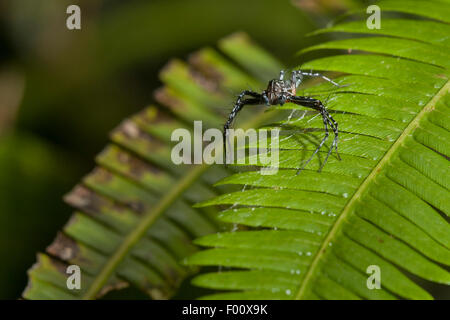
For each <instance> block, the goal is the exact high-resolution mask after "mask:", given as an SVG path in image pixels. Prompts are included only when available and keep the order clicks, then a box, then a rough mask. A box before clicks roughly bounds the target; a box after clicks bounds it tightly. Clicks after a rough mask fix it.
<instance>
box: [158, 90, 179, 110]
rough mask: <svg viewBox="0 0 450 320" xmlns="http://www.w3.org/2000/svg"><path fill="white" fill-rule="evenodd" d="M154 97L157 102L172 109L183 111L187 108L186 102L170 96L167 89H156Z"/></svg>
mask: <svg viewBox="0 0 450 320" xmlns="http://www.w3.org/2000/svg"><path fill="white" fill-rule="evenodd" d="M154 96H155V99H156V101H158V102H159V103H161V104H163V105H165V106H167V107H169V108H170V109H175V110H176V109H178V110H183V109H184V108H185V106H184V102H183V101H182V100H180V99H177V98H176V97H174V96H173V94H170V93H169V91H168V90H167V88H166V87H161V88H158V89H156V90H155V93H154Z"/></svg>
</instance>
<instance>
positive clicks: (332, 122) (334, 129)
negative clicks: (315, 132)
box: [325, 110, 342, 161]
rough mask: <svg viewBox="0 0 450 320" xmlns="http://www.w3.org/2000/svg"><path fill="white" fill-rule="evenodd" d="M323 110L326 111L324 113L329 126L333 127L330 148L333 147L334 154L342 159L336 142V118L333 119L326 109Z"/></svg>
mask: <svg viewBox="0 0 450 320" xmlns="http://www.w3.org/2000/svg"><path fill="white" fill-rule="evenodd" d="M325 112H326V113H325V115H326V116H327V118H328V123H329V124H330V126H331V128H332V129H333V133H334V139H333V143H332V144H331V150H332V149H333V147H334V149H335V150H336V156H337V158H338V159H339V161H340V160H342V159H341V156H340V155H339V152H338V142H339V130H338V123H337V122H336V120H334V119H333V117H332V116H331V115H330V114H329V113H328V111H327V110H325Z"/></svg>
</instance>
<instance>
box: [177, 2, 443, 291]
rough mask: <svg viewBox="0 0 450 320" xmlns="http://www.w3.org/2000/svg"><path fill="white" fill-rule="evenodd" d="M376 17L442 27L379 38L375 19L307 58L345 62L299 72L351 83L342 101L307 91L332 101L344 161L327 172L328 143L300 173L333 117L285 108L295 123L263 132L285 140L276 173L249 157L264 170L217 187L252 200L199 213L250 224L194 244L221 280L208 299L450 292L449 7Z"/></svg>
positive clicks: (400, 8)
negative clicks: (376, 283) (429, 286)
mask: <svg viewBox="0 0 450 320" xmlns="http://www.w3.org/2000/svg"><path fill="white" fill-rule="evenodd" d="M379 5H380V7H381V8H382V10H386V11H397V12H403V13H413V14H416V15H419V16H423V17H425V18H432V19H435V20H438V21H430V20H427V19H415V18H408V19H406V18H402V19H389V18H388V17H383V19H382V21H381V23H382V29H380V30H368V29H367V28H366V26H365V20H364V21H356V22H344V23H341V24H339V25H336V26H333V27H330V28H328V29H325V30H324V31H319V32H317V33H321V32H336V31H338V32H351V33H366V34H371V35H372V34H373V36H371V37H360V38H358V37H353V38H350V39H346V40H337V41H331V42H326V43H323V44H319V45H315V46H313V47H310V48H307V49H305V50H303V51H302V52H310V51H315V50H319V49H343V50H346V52H347V54H342V55H337V56H332V57H327V58H321V59H317V60H313V61H309V62H306V63H304V64H303V65H302V66H300V68H302V69H306V70H309V69H312V70H318V71H322V72H326V71H334V72H340V73H344V75H343V76H340V77H338V78H337V79H334V80H335V81H336V82H338V83H339V84H345V85H347V86H345V87H342V88H339V89H337V90H335V91H333V92H332V94H330V93H329V91H328V93H323V92H324V90H330V89H333V86H332V85H331V84H329V83H323V84H320V85H318V86H315V87H312V88H308V89H305V90H303V91H301V94H303V95H314V96H318V97H319V99H322V101H326V106H327V108H328V109H329V112H330V113H331V114H332V115H333V118H335V119H336V121H337V122H338V124H339V137H340V140H339V152H340V155H341V157H342V161H339V160H338V159H337V158H336V156H335V155H334V154H333V155H332V156H331V157H330V159H329V161H328V163H327V164H326V165H325V166H324V168H323V171H322V172H320V173H319V172H317V169H318V168H319V166H320V164H321V161H323V159H324V156H326V153H327V152H328V148H330V147H331V140H332V139H330V138H329V139H328V141H327V143H326V145H327V147H325V148H323V149H322V150H321V151H320V152H319V155H318V157H317V158H314V160H313V161H311V163H310V164H308V165H307V166H306V168H305V170H303V171H302V172H301V173H300V174H299V175H297V174H296V173H297V169H298V168H300V167H301V165H302V162H303V161H304V160H305V159H308V157H309V155H310V154H311V153H312V152H313V151H314V150H315V148H316V147H317V143H315V142H314V141H320V139H321V137H322V136H323V130H322V126H323V123H322V119H321V118H320V117H317V114H316V113H314V112H312V111H310V110H309V111H308V109H306V108H304V107H299V106H296V105H293V104H286V105H284V106H283V107H274V108H275V109H278V110H291V111H292V112H293V113H291V116H290V117H289V119H287V120H286V119H284V120H282V121H275V122H274V123H272V124H270V125H266V126H265V128H266V129H267V128H280V129H281V132H282V133H283V130H285V131H287V134H288V135H287V136H286V137H283V138H282V139H280V146H279V148H280V150H279V157H280V160H279V171H278V172H277V173H276V174H274V175H262V174H261V173H260V172H259V171H257V169H259V167H264V166H267V165H265V164H263V163H262V162H261V161H260V160H259V159H258V157H255V156H253V157H251V156H249V157H247V158H246V161H247V162H246V163H249V161H250V160H256V161H257V162H256V163H257V165H256V169H255V167H254V166H253V167H249V166H248V164H241V165H240V166H241V167H243V168H245V169H246V171H245V172H241V173H236V174H234V175H231V176H228V177H226V178H224V179H222V180H221V181H220V182H218V183H217V185H220V186H223V185H227V184H232V185H241V186H244V189H243V190H242V191H238V192H232V193H228V194H223V195H219V196H216V197H213V198H211V199H209V200H205V201H202V202H200V203H199V204H197V205H196V206H195V207H197V208H199V207H207V206H213V205H220V206H231V207H230V208H228V209H226V210H224V211H222V212H221V213H220V214H219V215H218V218H219V219H220V220H221V221H224V222H228V223H235V224H239V225H242V226H241V227H239V226H237V228H235V229H236V230H237V231H234V232H221V233H218V234H214V235H208V236H204V237H201V238H199V239H197V240H196V241H195V243H196V244H198V245H201V246H204V247H207V249H205V250H203V251H199V252H197V253H195V254H193V255H192V256H190V257H189V258H187V259H186V261H185V263H186V264H187V265H195V266H219V267H220V268H221V269H220V270H219V271H218V272H212V273H209V274H204V275H200V276H197V277H196V278H194V280H193V283H194V284H196V285H198V286H202V287H206V288H210V289H215V290H219V291H220V292H218V293H217V294H212V295H208V296H206V297H204V298H207V299H398V298H407V299H432V298H433V297H432V296H431V294H430V293H428V292H427V291H426V290H425V289H424V288H423V287H422V286H421V285H420V284H419V283H418V282H417V279H421V280H428V281H431V282H436V283H440V284H445V285H450V273H449V271H448V266H449V265H450V224H449V222H448V221H449V220H448V216H449V215H450V191H449V182H448V181H449V178H450V166H449V156H450V145H449V142H448V141H450V125H449V123H450V122H449V120H450V119H449V116H448V114H449V111H450V81H449V75H450V73H449V67H450V64H449V61H450V53H449V50H448V46H449V43H448V28H449V27H448V25H447V24H445V23H444V22H449V20H448V17H449V14H448V13H449V12H450V4H449V3H448V1H446V2H441V1H419V0H416V1H414V5H411V1H382V2H380V4H379ZM383 12H384V11H383ZM412 26H414V27H412ZM352 50H357V51H363V52H364V54H358V53H356V52H353V51H352ZM295 113H297V114H301V116H300V117H299V118H298V119H296V117H295V116H293V115H295ZM264 145H265V144H264ZM257 146H258V145H257V144H256V145H248V146H247V147H248V148H252V147H257ZM272 152H274V150H272ZM370 266H378V267H379V270H380V271H381V274H380V276H381V278H380V280H381V288H380V289H369V287H368V285H367V281H368V278H369V276H370V273H368V267H370ZM422 283H423V282H422Z"/></svg>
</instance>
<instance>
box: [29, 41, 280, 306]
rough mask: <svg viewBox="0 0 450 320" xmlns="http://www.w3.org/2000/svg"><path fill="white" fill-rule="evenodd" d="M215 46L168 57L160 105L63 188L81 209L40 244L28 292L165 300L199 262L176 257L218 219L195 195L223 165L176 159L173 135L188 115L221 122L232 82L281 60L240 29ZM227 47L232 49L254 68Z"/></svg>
mask: <svg viewBox="0 0 450 320" xmlns="http://www.w3.org/2000/svg"><path fill="white" fill-rule="evenodd" d="M219 47H220V48H221V49H222V53H219V52H217V51H215V50H213V49H211V48H205V49H202V50H200V51H199V52H196V53H195V54H193V55H192V56H191V58H190V62H189V63H185V62H182V61H178V60H174V61H172V62H170V63H169V64H168V65H167V66H166V67H165V68H164V69H163V70H162V71H161V74H160V77H161V80H162V81H163V82H164V87H162V88H161V89H160V90H158V91H157V93H156V99H157V100H158V102H160V104H161V105H160V106H156V105H155V106H150V107H148V108H147V109H145V110H144V111H142V112H141V113H139V114H137V115H135V116H132V117H131V118H129V119H126V120H124V121H123V123H122V124H120V125H119V127H118V128H117V129H115V130H114V131H113V132H112V133H111V143H110V144H109V145H108V146H107V147H106V148H105V149H104V150H103V151H102V152H101V153H100V154H99V155H98V156H97V158H96V162H97V167H96V168H95V169H94V170H93V171H92V172H91V173H90V174H88V175H87V176H86V177H84V179H83V180H82V182H81V183H80V184H79V185H77V186H76V187H75V188H74V189H73V190H72V192H70V193H69V194H68V195H67V196H66V197H65V200H66V202H67V203H68V204H70V205H71V206H73V207H74V208H76V210H77V211H76V212H75V213H74V214H73V216H72V217H71V219H70V221H69V222H68V223H67V224H66V226H64V228H63V229H62V231H61V232H59V233H58V236H57V237H56V239H55V240H54V242H53V243H52V244H51V245H50V246H49V247H48V248H47V250H46V253H40V254H38V261H37V262H36V264H35V265H34V266H33V267H32V268H31V269H30V270H29V272H28V274H29V284H28V286H27V288H26V289H25V291H24V293H23V297H24V298H26V299H94V298H99V297H101V296H103V295H104V294H105V293H107V292H108V291H111V290H115V289H121V288H124V287H127V286H133V287H135V288H138V289H140V290H142V291H143V292H144V293H146V294H148V295H149V297H151V298H153V299H167V298H170V297H171V296H173V295H174V294H175V293H176V290H177V288H178V287H179V285H180V283H181V282H182V281H183V280H184V279H185V278H186V277H187V276H189V275H190V274H192V273H194V272H197V271H198V268H196V267H189V266H185V265H183V264H182V263H181V261H182V259H184V258H185V257H187V256H188V255H190V254H192V253H193V252H195V251H197V247H196V246H195V245H193V244H192V239H194V238H196V237H199V236H202V235H205V234H210V233H213V232H216V231H217V230H218V226H219V225H218V221H217V220H216V219H215V215H216V212H217V211H216V210H215V209H212V208H210V209H200V208H196V209H194V208H192V204H194V203H196V202H199V201H203V200H206V199H208V198H210V197H212V196H214V195H216V194H217V192H218V191H217V190H213V189H212V188H211V187H210V185H211V184H212V183H213V182H215V181H217V180H218V179H220V178H223V177H225V176H227V175H228V174H227V171H226V170H224V169H223V168H222V167H220V166H208V165H206V164H203V165H197V166H194V165H178V166H177V165H175V164H173V162H172V161H171V148H172V145H173V144H174V143H173V142H172V141H171V134H172V132H173V130H175V129H178V128H186V129H188V130H190V131H191V132H192V128H191V126H192V121H193V120H199V119H203V120H204V122H203V125H204V126H205V127H206V128H207V127H213V126H217V125H219V124H220V125H222V124H223V119H224V117H225V116H226V112H227V111H226V110H224V109H223V108H219V107H220V106H225V105H229V104H231V99H230V98H232V97H230V94H229V92H228V90H229V89H230V88H232V89H235V90H239V89H240V88H242V87H243V86H246V85H249V84H251V85H254V86H256V87H260V86H261V85H262V84H261V82H260V78H261V73H260V72H259V70H264V71H265V72H271V73H277V72H278V71H279V68H280V63H279V62H278V61H276V60H275V59H274V58H273V57H271V56H270V55H269V54H268V53H266V52H265V51H263V50H262V49H261V48H259V47H258V46H257V45H255V44H254V43H252V42H251V41H250V40H249V38H248V37H247V36H246V35H244V34H236V35H233V36H231V37H229V38H227V39H224V40H222V41H221V42H220V43H219ZM240 50H245V51H246V52H247V53H248V54H247V55H239V54H238V53H239V52H240ZM250 53H251V54H250ZM225 56H229V57H231V58H234V57H237V60H238V63H239V64H241V65H243V66H245V67H246V68H247V69H248V70H250V73H251V74H247V73H246V72H244V71H242V70H241V69H240V67H238V66H236V64H235V63H234V62H232V61H230V60H228V59H227V58H226V57H225ZM258 77H259V78H258ZM264 117H266V116H265V115H262V116H261V117H260V118H264ZM252 120H253V123H254V125H258V123H259V121H260V119H259V118H253V119H252ZM206 128H204V129H206ZM224 190H226V188H225V189H224ZM68 265H78V266H79V267H80V268H81V289H77V290H69V289H68V288H67V285H66V281H67V278H68V277H69V274H66V269H67V266H68Z"/></svg>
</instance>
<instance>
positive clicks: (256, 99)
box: [223, 90, 266, 164]
mask: <svg viewBox="0 0 450 320" xmlns="http://www.w3.org/2000/svg"><path fill="white" fill-rule="evenodd" d="M246 95H248V96H251V97H253V98H250V99H243V98H244V96H246ZM265 102H266V101H265V99H264V98H263V97H262V95H261V94H259V93H257V92H253V91H249V90H246V91H242V92H241V94H240V95H239V96H238V98H237V99H236V102H235V104H234V107H233V110H231V112H230V114H229V115H228V120H227V122H226V123H225V125H224V126H223V150H224V156H225V164H227V158H228V157H227V152H228V150H227V144H228V146H229V147H230V148H231V146H230V141H229V140H228V129H229V128H230V126H231V124H232V123H233V121H234V119H235V118H236V116H237V114H238V113H239V111H241V110H242V108H243V107H244V106H245V105H257V104H262V103H265Z"/></svg>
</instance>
